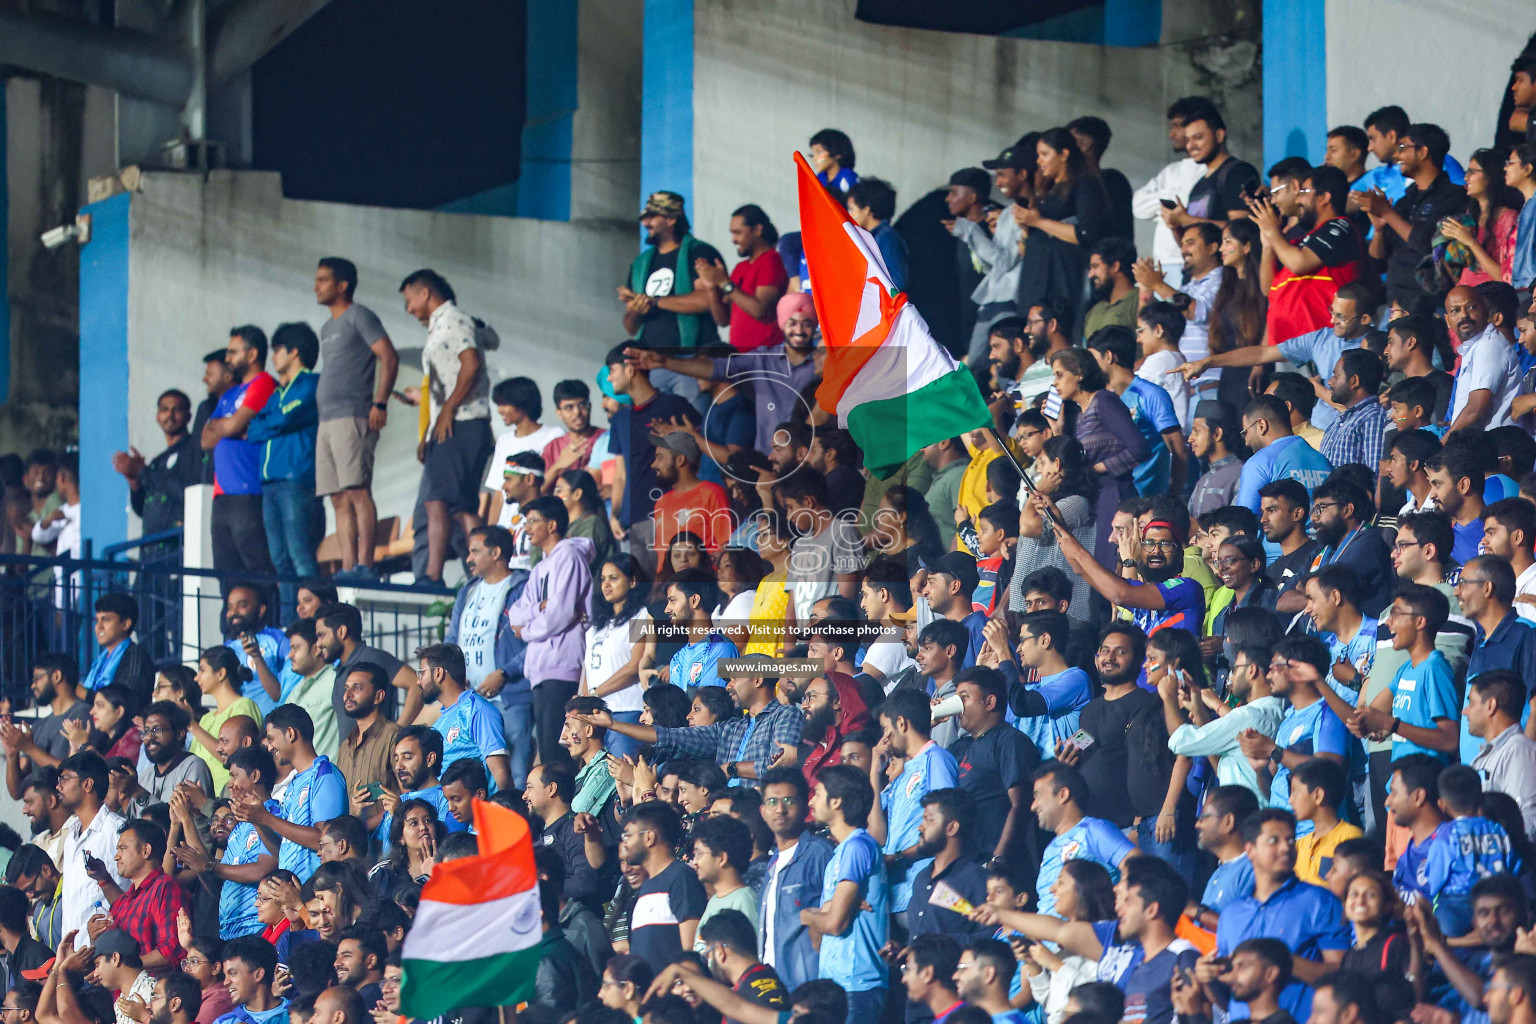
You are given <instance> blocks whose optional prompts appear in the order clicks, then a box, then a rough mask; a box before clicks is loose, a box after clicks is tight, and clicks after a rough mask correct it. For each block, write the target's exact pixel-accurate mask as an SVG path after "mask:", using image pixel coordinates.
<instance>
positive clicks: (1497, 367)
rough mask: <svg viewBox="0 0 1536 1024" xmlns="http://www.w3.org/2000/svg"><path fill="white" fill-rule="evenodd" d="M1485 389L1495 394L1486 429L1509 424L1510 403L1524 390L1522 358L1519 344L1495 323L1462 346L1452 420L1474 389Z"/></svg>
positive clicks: (1465, 403) (1464, 405)
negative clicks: (1521, 376) (1518, 353)
mask: <svg viewBox="0 0 1536 1024" xmlns="http://www.w3.org/2000/svg"><path fill="white" fill-rule="evenodd" d="M1483 390H1486V391H1488V392H1489V393H1490V394H1492V395H1493V414H1492V415H1491V416H1490V417H1489V418H1488V424H1487V426H1485V427H1484V428H1483V429H1484V430H1492V429H1494V428H1495V427H1505V426H1508V425H1509V424H1510V422H1511V421H1510V418H1509V406H1510V403H1512V402H1514V400H1515V395H1516V394H1517V393H1519V390H1520V361H1519V359H1517V358H1516V356H1515V347H1514V346H1513V345H1511V344H1510V343H1509V342H1508V341H1506V340H1504V335H1502V334H1500V333H1499V332H1498V330H1497V329H1496V328H1495V327H1494V326H1493V325H1492V324H1489V325H1488V327H1487V328H1485V329H1484V331H1483V333H1482V334H1479V335H1478V336H1477V337H1475V338H1473V339H1472V340H1471V341H1469V342H1467V343H1466V344H1464V345H1462V346H1461V370H1460V371H1459V372H1458V373H1457V374H1456V398H1455V401H1454V402H1453V403H1452V405H1451V422H1452V423H1455V422H1456V417H1458V416H1460V415H1461V411H1462V409H1464V408H1466V405H1467V399H1469V398H1471V397H1472V392H1474V391H1483Z"/></svg>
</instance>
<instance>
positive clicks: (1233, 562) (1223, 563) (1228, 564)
mask: <svg viewBox="0 0 1536 1024" xmlns="http://www.w3.org/2000/svg"><path fill="white" fill-rule="evenodd" d="M1246 561H1248V559H1246V558H1244V557H1243V556H1242V555H1226V556H1224V557H1222V558H1218V559H1216V564H1217V565H1219V566H1220V567H1221V568H1223V569H1235V568H1237V567H1238V566H1240V565H1242V564H1243V563H1244V562H1246Z"/></svg>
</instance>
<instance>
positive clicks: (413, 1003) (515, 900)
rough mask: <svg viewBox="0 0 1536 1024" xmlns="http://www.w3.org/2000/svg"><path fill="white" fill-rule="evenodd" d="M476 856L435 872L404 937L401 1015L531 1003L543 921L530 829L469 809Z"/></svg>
mask: <svg viewBox="0 0 1536 1024" xmlns="http://www.w3.org/2000/svg"><path fill="white" fill-rule="evenodd" d="M475 831H476V833H477V834H478V836H479V839H480V853H479V854H478V855H477V856H474V857H464V858H461V859H459V860H453V861H449V862H448V863H446V864H438V865H436V866H434V867H433V869H432V877H431V878H430V879H428V880H427V884H426V885H425V886H424V887H423V888H422V890H421V903H420V904H419V905H418V906H417V908H416V920H415V923H414V924H412V926H411V930H410V931H409V932H408V933H407V934H406V936H405V945H404V946H403V947H402V948H401V960H402V964H403V967H404V970H405V977H404V979H403V984H402V985H401V988H400V1012H401V1013H402V1014H404V1015H405V1016H407V1017H411V1018H415V1019H416V1020H431V1019H432V1018H433V1017H439V1016H442V1015H443V1014H446V1013H448V1012H450V1011H452V1010H456V1009H458V1008H459V1007H461V1006H515V1005H517V1004H518V1003H523V1002H527V1001H528V1000H529V999H530V998H532V996H533V992H534V977H535V975H536V974H537V973H538V967H539V943H540V941H541V940H542V938H543V920H542V918H541V916H540V913H539V881H538V873H537V871H536V870H535V869H534V866H533V838H532V836H531V835H530V834H529V831H528V822H526V821H525V820H523V818H522V817H521V816H520V815H518V814H517V813H516V812H515V811H510V810H508V809H507V808H505V807H501V806H499V805H497V804H492V803H486V802H484V801H481V800H476V801H475Z"/></svg>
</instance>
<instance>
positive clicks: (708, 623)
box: [615, 569, 808, 736]
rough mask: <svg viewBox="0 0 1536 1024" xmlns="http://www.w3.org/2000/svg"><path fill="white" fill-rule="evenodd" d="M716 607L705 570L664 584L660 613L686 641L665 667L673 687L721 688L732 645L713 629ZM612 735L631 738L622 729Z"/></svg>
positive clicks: (716, 589)
mask: <svg viewBox="0 0 1536 1024" xmlns="http://www.w3.org/2000/svg"><path fill="white" fill-rule="evenodd" d="M719 604H720V586H719V584H718V583H717V582H716V581H715V575H714V573H712V572H710V571H709V570H707V569H684V570H683V571H682V572H680V573H678V574H677V575H676V576H674V577H672V579H671V580H670V581H668V583H667V602H666V605H665V608H664V611H665V612H666V615H667V619H668V621H669V622H670V623H671V624H672V626H673V627H675V628H676V629H678V630H679V631H681V632H683V633H684V634H685V638H686V642H685V643H684V645H683V646H682V648H680V649H679V650H678V651H677V652H676V653H674V654H673V655H672V659H671V660H670V661H669V662H668V663H667V678H668V680H669V681H670V682H671V683H672V685H673V686H681V687H683V688H684V689H687V688H689V687H694V686H724V685H725V680H724V679H723V678H722V677H721V675H720V659H721V658H734V657H735V656H736V645H735V644H733V643H731V641H730V640H728V639H727V638H726V636H725V634H723V633H721V632H719V631H718V630H716V629H715V628H714V623H713V620H712V619H711V617H710V614H709V610H710V609H711V608H715V607H717V606H718V605H719ZM807 618H808V617H807ZM802 621H806V620H802ZM621 724H627V723H621ZM615 731H616V732H618V733H619V734H621V735H624V736H631V735H633V734H632V733H630V732H628V731H626V730H624V729H617V730H615Z"/></svg>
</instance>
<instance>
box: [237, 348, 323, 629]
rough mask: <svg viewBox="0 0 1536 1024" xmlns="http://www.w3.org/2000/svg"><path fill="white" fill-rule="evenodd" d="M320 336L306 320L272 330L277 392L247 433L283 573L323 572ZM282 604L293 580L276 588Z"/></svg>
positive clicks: (288, 601) (270, 541) (290, 595)
mask: <svg viewBox="0 0 1536 1024" xmlns="http://www.w3.org/2000/svg"><path fill="white" fill-rule="evenodd" d="M319 352H320V339H319V338H316V337H315V332H314V331H313V330H312V329H311V328H310V326H309V325H308V324H305V323H292V324H282V325H281V326H279V327H278V329H277V330H276V331H274V332H273V333H272V368H273V369H274V370H276V371H277V382H278V388H277V391H276V392H275V393H274V394H273V396H272V400H271V401H269V402H268V403H267V404H266V405H265V406H264V407H263V408H262V410H261V412H259V413H257V414H256V417H255V419H253V420H251V424H250V426H249V427H248V428H247V429H246V437H247V439H249V440H250V441H251V443H252V444H259V445H261V514H262V521H263V523H264V524H265V526H266V530H267V550H268V552H269V553H270V554H271V556H272V564H273V565H274V566H275V567H276V568H277V572H278V574H279V575H281V576H301V577H304V578H305V579H310V578H313V577H315V576H318V575H320V566H319V564H318V563H317V562H316V561H315V548H316V547H318V546H319V544H320V538H321V537H322V535H324V533H325V506H324V505H323V504H322V503H321V501H320V499H319V498H318V497H316V496H315V434H316V428H317V425H318V424H319V418H318V414H317V413H316V411H315V410H316V405H315V392H316V390H317V388H318V387H319V380H320V378H319V376H318V375H317V374H316V373H314V372H313V371H314V368H315V360H316V359H317V358H319ZM278 594H279V603H280V604H281V605H282V607H284V608H292V607H293V605H294V601H295V600H296V599H297V597H298V592H297V588H296V587H295V585H294V584H292V583H284V584H282V585H280V586H279V587H278Z"/></svg>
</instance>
